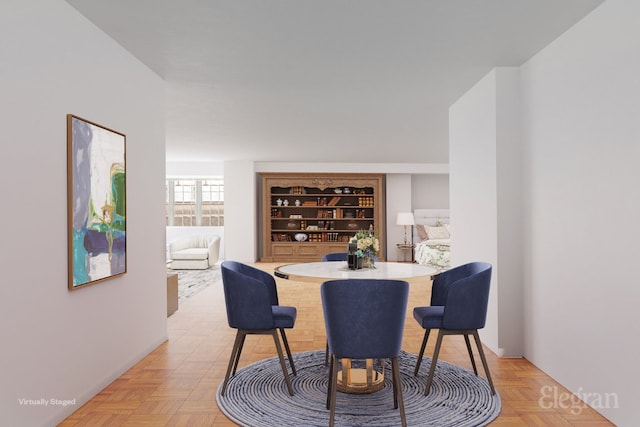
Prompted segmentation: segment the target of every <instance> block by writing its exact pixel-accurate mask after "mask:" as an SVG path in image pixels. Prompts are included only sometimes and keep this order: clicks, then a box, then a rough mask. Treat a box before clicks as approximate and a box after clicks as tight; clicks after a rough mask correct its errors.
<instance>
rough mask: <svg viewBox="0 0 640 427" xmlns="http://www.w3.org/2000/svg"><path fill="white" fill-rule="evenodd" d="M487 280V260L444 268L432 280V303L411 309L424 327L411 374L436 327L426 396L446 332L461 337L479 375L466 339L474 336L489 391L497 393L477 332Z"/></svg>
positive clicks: (484, 310)
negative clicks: (444, 269)
mask: <svg viewBox="0 0 640 427" xmlns="http://www.w3.org/2000/svg"><path fill="white" fill-rule="evenodd" d="M490 283H491V264H488V263H486V262H472V263H468V264H464V265H461V266H458V267H455V268H452V269H451V270H446V271H444V272H442V273H440V274H439V275H437V276H436V277H435V279H434V280H433V287H432V289H431V305H430V306H426V307H415V308H414V309H413V317H414V318H415V319H416V321H417V322H418V323H419V324H420V326H422V327H423V328H424V329H425V332H424V339H423V340H422V346H421V347H420V353H419V354H418V360H417V362H416V368H415V371H414V375H418V370H419V369H420V363H421V361H422V357H423V355H424V350H425V347H426V346H427V340H428V339H429V333H430V332H431V330H432V329H438V339H437V341H436V347H435V350H434V352H433V357H432V359H431V367H430V369H429V376H428V377H427V385H426V388H425V391H424V394H425V395H428V394H429V391H430V389H431V383H432V381H433V375H434V372H435V369H436V365H437V363H438V355H439V353H440V346H441V345H442V338H443V337H444V336H445V335H463V336H464V340H465V343H466V345H467V351H468V352H469V358H470V359H471V365H472V366H473V372H475V374H476V375H478V369H477V368H476V362H475V359H474V357H473V352H472V351H471V344H470V342H469V335H473V338H474V339H475V342H476V346H477V347H478V353H479V354H480V359H481V360H482V365H483V367H484V371H485V374H486V375H487V380H488V382H489V386H490V387H491V393H492V394H495V393H496V391H495V388H494V387H493V381H492V380H491V374H490V373H489V367H488V365H487V359H486V357H485V355H484V351H483V349H482V343H481V342H480V337H479V335H478V329H482V328H484V325H485V322H486V319H487V306H488V303H489V287H490Z"/></svg>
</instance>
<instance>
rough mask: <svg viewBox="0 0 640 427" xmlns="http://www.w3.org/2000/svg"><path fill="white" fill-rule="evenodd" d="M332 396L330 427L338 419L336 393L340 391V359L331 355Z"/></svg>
mask: <svg viewBox="0 0 640 427" xmlns="http://www.w3.org/2000/svg"><path fill="white" fill-rule="evenodd" d="M331 366H332V369H331V396H330V402H329V427H333V426H334V423H335V417H336V391H337V389H338V387H337V384H338V359H337V358H336V356H335V355H333V354H332V355H331Z"/></svg>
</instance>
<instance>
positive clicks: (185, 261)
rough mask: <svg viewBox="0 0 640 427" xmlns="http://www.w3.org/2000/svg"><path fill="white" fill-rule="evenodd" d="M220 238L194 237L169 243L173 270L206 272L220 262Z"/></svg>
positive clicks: (210, 236) (181, 238)
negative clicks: (205, 270)
mask: <svg viewBox="0 0 640 427" xmlns="http://www.w3.org/2000/svg"><path fill="white" fill-rule="evenodd" d="M219 254H220V236H216V235H206V236H202V235H193V236H185V237H180V238H178V239H176V240H174V241H173V242H171V243H169V257H170V258H171V269H172V270H204V269H207V268H209V267H211V266H213V265H215V264H216V263H217V262H218V258H219Z"/></svg>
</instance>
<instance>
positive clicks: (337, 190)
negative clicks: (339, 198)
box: [333, 188, 342, 194]
mask: <svg viewBox="0 0 640 427" xmlns="http://www.w3.org/2000/svg"><path fill="white" fill-rule="evenodd" d="M333 192H334V193H336V194H342V190H341V189H340V188H334V189H333Z"/></svg>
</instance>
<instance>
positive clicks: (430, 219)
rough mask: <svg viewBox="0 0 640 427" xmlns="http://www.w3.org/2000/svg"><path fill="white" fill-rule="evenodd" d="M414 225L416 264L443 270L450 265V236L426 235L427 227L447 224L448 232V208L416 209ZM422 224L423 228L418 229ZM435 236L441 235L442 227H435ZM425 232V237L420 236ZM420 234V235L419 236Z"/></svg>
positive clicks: (448, 230) (448, 229)
mask: <svg viewBox="0 0 640 427" xmlns="http://www.w3.org/2000/svg"><path fill="white" fill-rule="evenodd" d="M413 216H414V220H415V223H416V227H415V229H414V242H417V243H416V247H415V251H414V253H415V255H414V257H415V260H416V262H417V263H418V264H422V265H427V266H429V267H433V268H435V269H437V270H445V269H448V268H450V267H451V260H450V258H451V245H450V241H451V240H450V238H446V239H444V238H437V239H432V238H429V236H428V230H429V228H428V227H439V226H444V225H445V224H446V225H447V227H446V230H447V232H446V234H447V235H448V234H449V232H450V229H451V228H450V226H449V210H448V209H416V210H415V211H414V213H413ZM419 226H423V227H424V228H423V230H419ZM432 230H434V229H432ZM436 230H437V231H438V234H439V235H438V236H437V237H444V236H442V231H443V229H442V228H438V229H436ZM425 232H427V239H424V240H423V238H422V236H424V233H425ZM421 235H422V236H421Z"/></svg>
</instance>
